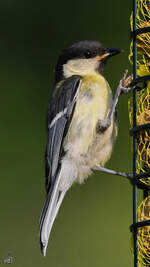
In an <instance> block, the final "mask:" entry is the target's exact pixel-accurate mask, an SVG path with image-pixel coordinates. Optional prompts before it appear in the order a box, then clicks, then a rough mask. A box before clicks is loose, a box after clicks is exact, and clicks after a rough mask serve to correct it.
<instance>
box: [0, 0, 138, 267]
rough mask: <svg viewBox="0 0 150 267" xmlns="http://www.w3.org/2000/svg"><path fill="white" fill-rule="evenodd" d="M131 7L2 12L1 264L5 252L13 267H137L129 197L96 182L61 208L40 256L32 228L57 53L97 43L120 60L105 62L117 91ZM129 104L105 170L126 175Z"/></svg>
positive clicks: (3, 8) (71, 5) (67, 4)
mask: <svg viewBox="0 0 150 267" xmlns="http://www.w3.org/2000/svg"><path fill="white" fill-rule="evenodd" d="M131 2H132V1H131V0H130V1H129V0H126V1H119V0H113V1H100V0H92V1H84V0H83V1H81V0H76V1H69V0H68V1H66V0H64V1H59V2H58V1H46V0H43V1H38V0H37V1H35V0H34V1H33V0H31V1H29V0H26V1H23V0H1V3H0V21H1V27H0V66H1V68H0V72H1V73H0V76H1V105H0V109H1V113H0V114H1V139H0V142H1V144H0V153H1V168H0V170H1V179H0V195H1V201H0V210H1V219H0V264H1V263H2V259H4V258H6V257H7V255H8V253H10V254H11V255H12V256H13V258H14V262H13V264H14V265H16V266H18V267H27V266H29V267H33V266H36V267H38V266H40V267H44V266H53V267H80V266H81V267H93V266H94V267H98V266H105V267H107V266H115V267H117V266H118V267H120V266H122V267H127V266H133V259H132V255H131V253H130V232H129V225H130V224H131V223H132V188H131V185H130V184H129V182H128V181H126V180H124V179H123V178H121V177H117V176H112V175H105V174H103V173H99V174H98V175H93V176H92V177H90V178H89V179H88V180H87V181H86V182H85V183H84V184H83V185H74V186H73V187H72V188H71V190H70V191H69V192H68V193H67V195H66V197H65V200H64V201H63V204H62V207H61V209H60V212H59V215H58V217H57V219H56V221H55V224H54V227H53V230H52V234H51V238H50V241H49V246H48V251H47V256H46V257H45V258H44V257H43V256H42V255H41V252H40V248H39V240H38V224H39V217H40V213H41V209H42V206H43V202H44V199H45V188H44V150H45V141H46V132H45V128H46V127H45V116H46V110H47V103H48V99H49V95H50V90H51V88H52V86H53V74H54V68H55V64H56V61H57V57H58V55H59V53H60V51H61V50H62V49H63V48H64V47H66V46H68V45H69V44H71V43H72V42H74V41H78V40H84V39H96V40H99V41H101V42H102V43H103V44H104V45H105V46H108V47H118V48H122V49H124V50H125V53H122V54H120V55H118V56H117V57H114V58H112V59H110V61H109V63H108V65H107V67H106V71H105V76H106V77H107V79H108V81H109V83H110V85H111V87H112V89H113V92H115V90H116V87H117V84H118V81H119V79H120V77H121V76H122V73H123V71H124V69H125V68H129V70H130V72H131V66H130V64H129V62H128V51H129V43H130V40H129V39H130V27H129V17H130V12H131V8H132V3H131ZM128 97H129V96H122V97H121V99H120V103H119V105H118V111H119V136H118V140H117V143H116V146H115V149H114V152H113V155H112V158H111V160H110V161H109V162H108V164H107V167H109V168H113V169H117V170H122V171H131V169H132V154H131V144H130V137H129V134H128V133H129V121H128V106H127V105H128V104H127V102H128Z"/></svg>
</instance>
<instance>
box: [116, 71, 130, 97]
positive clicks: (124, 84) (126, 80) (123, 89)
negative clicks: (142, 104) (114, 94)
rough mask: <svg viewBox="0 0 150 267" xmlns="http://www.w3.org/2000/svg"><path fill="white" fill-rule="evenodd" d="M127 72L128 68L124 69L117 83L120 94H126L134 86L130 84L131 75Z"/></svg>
mask: <svg viewBox="0 0 150 267" xmlns="http://www.w3.org/2000/svg"><path fill="white" fill-rule="evenodd" d="M127 74H128V70H127V69H126V70H125V72H124V74H123V77H122V78H121V80H120V82H119V85H118V91H120V93H121V94H127V93H129V92H130V91H131V90H132V89H133V88H134V87H132V86H130V85H131V82H132V81H133V75H129V76H127Z"/></svg>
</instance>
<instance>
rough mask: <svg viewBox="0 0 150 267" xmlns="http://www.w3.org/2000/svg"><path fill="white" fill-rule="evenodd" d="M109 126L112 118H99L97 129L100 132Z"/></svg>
mask: <svg viewBox="0 0 150 267" xmlns="http://www.w3.org/2000/svg"><path fill="white" fill-rule="evenodd" d="M109 126H110V120H109V119H108V118H107V119H104V120H99V122H98V129H97V130H98V131H99V132H104V131H105V130H107V129H108V127H109Z"/></svg>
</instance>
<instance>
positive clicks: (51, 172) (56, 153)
mask: <svg viewBox="0 0 150 267" xmlns="http://www.w3.org/2000/svg"><path fill="white" fill-rule="evenodd" d="M80 84H81V78H80V76H76V75H74V76H71V77H69V78H68V79H66V80H65V81H64V82H62V83H61V84H60V85H59V86H58V87H56V88H55V89H54V94H53V97H52V99H51V101H50V103H49V106H48V117H47V131H48V140H47V145H46V154H45V174H46V180H45V186H46V191H47V193H48V192H49V190H50V188H51V186H52V185H53V184H54V183H55V178H56V175H57V172H58V170H59V161H60V159H61V157H62V153H63V149H62V143H63V140H64V137H65V135H66V133H67V130H68V127H69V124H70V121H71V118H72V115H73V111H74V108H75V104H76V96H77V93H78V90H79V88H80Z"/></svg>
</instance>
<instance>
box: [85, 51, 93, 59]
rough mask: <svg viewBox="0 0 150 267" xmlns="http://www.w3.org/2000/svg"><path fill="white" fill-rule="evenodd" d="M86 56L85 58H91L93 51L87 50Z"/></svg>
mask: <svg viewBox="0 0 150 267" xmlns="http://www.w3.org/2000/svg"><path fill="white" fill-rule="evenodd" d="M84 56H85V58H90V57H92V53H91V52H90V51H89V50H87V51H86V52H85V53H84Z"/></svg>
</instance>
